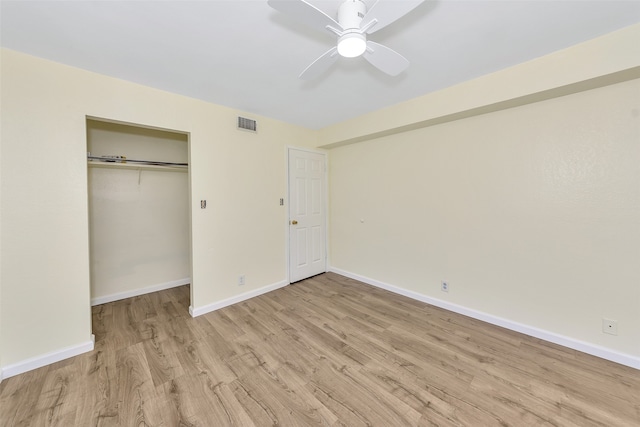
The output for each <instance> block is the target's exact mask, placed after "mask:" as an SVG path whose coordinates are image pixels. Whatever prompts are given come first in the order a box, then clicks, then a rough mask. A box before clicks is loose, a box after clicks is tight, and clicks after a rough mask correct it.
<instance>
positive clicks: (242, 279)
mask: <svg viewBox="0 0 640 427" xmlns="http://www.w3.org/2000/svg"><path fill="white" fill-rule="evenodd" d="M242 285H244V274H241V275H240V276H238V286H242Z"/></svg>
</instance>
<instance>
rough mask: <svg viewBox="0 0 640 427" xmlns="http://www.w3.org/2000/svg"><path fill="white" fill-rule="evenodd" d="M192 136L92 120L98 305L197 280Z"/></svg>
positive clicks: (92, 201) (91, 181)
mask: <svg viewBox="0 0 640 427" xmlns="http://www.w3.org/2000/svg"><path fill="white" fill-rule="evenodd" d="M188 146H189V143H188V134H186V133H180V132H173V131H167V130H158V129H150V128H145V127H138V126H133V125H128V124H121V123H113V122H108V121H101V120H94V119H87V165H88V192H89V236H90V267H91V268H90V270H91V304H92V305H97V304H103V303H106V302H110V301H115V300H119V299H124V298H128V297H132V296H136V295H141V294H145V293H149V292H155V291H158V290H161V289H167V288H170V287H173V286H180V285H185V284H188V283H190V281H191V279H190V276H191V253H190V246H191V244H190V243H191V242H190V212H189V173H188V171H189V166H188V159H189V148H188Z"/></svg>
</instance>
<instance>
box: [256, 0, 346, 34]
mask: <svg viewBox="0 0 640 427" xmlns="http://www.w3.org/2000/svg"><path fill="white" fill-rule="evenodd" d="M267 3H268V4H269V6H271V7H272V8H274V9H275V10H277V11H280V12H282V13H286V14H288V15H290V16H292V17H294V18H296V19H299V20H300V21H303V22H304V23H306V24H307V25H310V26H311V27H314V28H317V29H318V30H324V29H326V28H327V25H329V26H332V27H334V28H336V29H338V30H341V29H343V28H342V27H341V26H340V24H338V22H337V21H336V20H335V19H333V18H332V17H330V16H329V15H327V14H326V13H324V12H323V11H321V10H320V9H318V8H317V7H315V6H314V5H312V4H310V3H308V2H306V1H305V0H269V1H268V2H267Z"/></svg>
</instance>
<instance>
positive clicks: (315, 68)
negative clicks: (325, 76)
mask: <svg viewBox="0 0 640 427" xmlns="http://www.w3.org/2000/svg"><path fill="white" fill-rule="evenodd" d="M339 57H340V55H338V48H337V47H335V46H334V47H332V48H331V49H329V50H328V51H326V52H325V53H324V54H323V55H322V56H321V57H320V58H318V59H316V60H315V61H313V62H312V63H311V65H309V66H308V67H307V68H305V70H304V71H303V72H302V73H300V76H299V77H300V78H301V79H302V80H311V79H313V78H316V77H318V76H319V75H320V74H322V73H324V72H325V71H326V70H328V69H329V67H331V66H332V65H333V63H334V62H336V61H337V60H338V58H339Z"/></svg>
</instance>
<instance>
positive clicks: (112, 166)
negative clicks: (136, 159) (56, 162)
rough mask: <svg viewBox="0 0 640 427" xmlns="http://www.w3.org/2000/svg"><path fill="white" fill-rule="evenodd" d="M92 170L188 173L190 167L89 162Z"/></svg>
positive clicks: (100, 161)
mask: <svg viewBox="0 0 640 427" xmlns="http://www.w3.org/2000/svg"><path fill="white" fill-rule="evenodd" d="M87 163H88V165H89V167H90V168H109V169H131V170H158V171H160V170H161V171H167V172H188V171H189V167H188V166H187V165H185V166H170V165H160V164H149V163H119V162H109V161H103V160H91V159H90V160H88V162H87Z"/></svg>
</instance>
